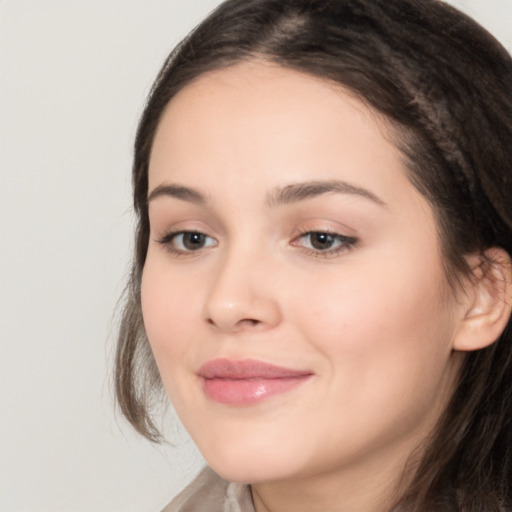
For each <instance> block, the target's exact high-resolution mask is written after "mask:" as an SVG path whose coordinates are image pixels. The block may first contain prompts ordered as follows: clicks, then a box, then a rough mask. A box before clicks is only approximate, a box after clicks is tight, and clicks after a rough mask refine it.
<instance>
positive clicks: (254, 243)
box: [116, 0, 512, 512]
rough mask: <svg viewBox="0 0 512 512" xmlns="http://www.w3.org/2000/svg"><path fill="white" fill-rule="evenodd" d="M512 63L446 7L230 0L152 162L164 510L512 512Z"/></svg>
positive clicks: (198, 37) (122, 398)
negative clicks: (167, 460) (167, 424)
mask: <svg viewBox="0 0 512 512" xmlns="http://www.w3.org/2000/svg"><path fill="white" fill-rule="evenodd" d="M511 91H512V60H511V58H510V56H509V55H508V54H507V53H506V51H505V50H504V49H503V48H502V47H501V46H500V45H499V44H498V43H497V42H496V41H495V40H494V39H493V38H492V37H491V36H490V35H489V34H488V33H486V32H485V31H484V30H483V29H482V28H481V27H479V26H478V25H477V24H476V23H475V22H474V21H472V20H470V19H468V18H467V17H466V16H464V15H463V14H461V13H460V12H458V11H456V10H455V9H453V8H451V7H449V6H447V5H446V4H444V3H442V2H439V1H436V0H228V1H226V2H224V3H223V4H222V5H220V7H219V8H218V9H217V10H216V11H215V12H214V13H213V14H212V15H211V16H210V17H209V18H208V19H207V20H205V21H204V22H203V23H202V24H201V25H200V26H199V27H198V28H197V29H196V30H195V31H194V32H193V33H192V34H191V35H190V36H189V37H188V38H187V39H186V40H185V41H184V42H183V43H181V44H180V45H179V47H178V48H177V49H176V50H175V51H174V52H173V53H172V54H171V55H170V57H169V58H168V60H167V62H166V63H165V65H164V67H163V69H162V71H161V72H160V74H159V76H158V78H157V80H156V82H155V85H154V88H153V91H152V93H151V95H150V98H149V101H148V104H147V106H146V109H145V111H144V114H143V116H142V119H141V122H140V126H139V131H138V135H137V140H136V143H135V161H134V167H133V182H134V202H135V210H136V212H137V214H138V221H139V223H138V228H137V233H136V255H135V260H134V265H133V273H132V279H131V282H130V285H129V293H128V300H127V304H126V310H125V315H124V318H123V323H122V328H121V333H120V337H119V345H118V353H117V373H116V378H117V393H118V398H119V403H120V405H121V408H122V410H123V412H124V414H125V415H126V416H127V418H128V419H129V421H130V422H131V423H132V424H133V426H134V427H135V428H136V429H137V430H138V431H139V432H141V433H142V434H143V435H145V436H146V437H148V438H150V439H152V440H158V438H159V433H158V431H157V429H156V427H155V424H154V422H153V421H152V419H151V415H150V413H151V404H152V398H153V397H154V396H156V395H155V392H156V391H157V390H158V389H162V387H163V388H164V389H165V390H166V392H167V394H168V395H169V397H170V399H171V402H172V404H173V406H174V408H175V409H176V411H177V413H178V414H179V416H180V418H181V420H182V421H183V423H184V425H185V427H186V428H187V430H188V431H189V433H190V435H191V436H192V438H193V439H194V441H195V443H196V444H197V445H198V447H199V449H200V450H201V452H202V453H203V455H204V457H205V459H206V461H207V462H208V464H209V466H210V467H211V468H212V469H207V470H205V471H204V472H203V473H202V474H201V475H200V476H199V477H198V479H197V480H196V481H195V482H194V483H193V484H192V485H191V486H190V487H189V488H188V489H187V490H185V491H184V492H183V493H182V494H181V495H180V496H179V497H178V498H177V499H176V500H175V501H173V503H172V504H170V505H169V506H168V507H167V508H166V509H165V510H166V511H181V510H182V511H185V510H186V511H195V512H199V511H209V512H216V511H240V512H253V511H256V512H264V511H272V512H284V511H292V510H293V511H295V512H297V511H308V512H313V511H323V512H336V511H343V512H367V511H368V512H369V511H373V512H377V511H378V512H382V511H391V510H393V511H404V512H405V511H407V512H409V511H429V512H431V511H436V512H438V511H439V512H440V511H464V512H473V511H475V512H476V511H485V512H491V511H506V510H508V511H509V510H512V508H511V506H512V486H511V483H512V425H511V421H512V361H511V356H512V345H511V343H512V340H511V332H510V326H509V323H510V321H509V319H510V312H511V304H512V300H511V293H512V269H511V262H510V255H511V254H512V231H511V230H512V202H511V200H510V198H511V197H512V144H511V142H510V141H511V140H512V95H511Z"/></svg>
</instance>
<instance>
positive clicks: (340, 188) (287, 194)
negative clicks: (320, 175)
mask: <svg viewBox="0 0 512 512" xmlns="http://www.w3.org/2000/svg"><path fill="white" fill-rule="evenodd" d="M329 193H338V194H351V195H356V196H361V197H364V198H365V199H369V200H370V201H373V202H374V203H376V204H378V205H379V206H387V205H386V203H385V202H384V201H383V200H382V199H380V198H379V197H378V196H377V195H375V194H374V193H373V192H370V191H369V190H367V189H365V188H362V187H358V186H356V185H353V184H351V183H347V182H346V181H340V180H327V181H308V182H305V183H295V184H291V185H287V186H285V187H278V188H276V189H274V190H273V192H272V193H271V194H270V195H269V196H268V198H267V203H268V204H269V205H271V206H277V205H280V204H290V203H295V202H298V201H303V200H305V199H312V198H314V197H318V196H321V195H323V194H329Z"/></svg>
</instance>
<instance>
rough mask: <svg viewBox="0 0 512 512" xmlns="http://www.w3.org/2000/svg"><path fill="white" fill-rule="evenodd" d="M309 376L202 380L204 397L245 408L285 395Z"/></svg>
mask: <svg viewBox="0 0 512 512" xmlns="http://www.w3.org/2000/svg"><path fill="white" fill-rule="evenodd" d="M310 377H311V375H301V376H297V377H283V378H273V379H265V378H262V379H258V378H251V379H215V378H213V379H204V380H203V385H204V391H205V393H206V395H207V396H208V397H209V398H210V399H212V400H214V401H215V402H219V403H221V404H227V405H234V406H247V405H252V404H256V403H258V402H261V401H263V400H265V399H266V398H269V397H271V396H274V395H279V394H282V393H287V392H288V391H291V390H292V389H295V388H296V387H298V386H300V385H301V384H303V383H304V382H306V381H307V380H308V379H309V378H310Z"/></svg>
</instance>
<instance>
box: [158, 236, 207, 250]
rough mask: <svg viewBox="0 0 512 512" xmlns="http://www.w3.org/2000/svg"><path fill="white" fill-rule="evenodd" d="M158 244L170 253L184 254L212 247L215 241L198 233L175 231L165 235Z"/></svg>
mask: <svg viewBox="0 0 512 512" xmlns="http://www.w3.org/2000/svg"><path fill="white" fill-rule="evenodd" d="M158 243H160V244H162V245H164V246H165V247H166V248H167V249H168V250H169V251H170V252H172V253H177V254H184V253H190V252H196V251H200V250H201V249H205V248H207V247H214V246H215V245H217V241H216V240H215V239H214V238H212V237H210V236H208V235H206V234H204V233H201V232H199V231H177V232H172V233H167V234H166V235H164V236H163V237H162V238H161V239H160V240H158Z"/></svg>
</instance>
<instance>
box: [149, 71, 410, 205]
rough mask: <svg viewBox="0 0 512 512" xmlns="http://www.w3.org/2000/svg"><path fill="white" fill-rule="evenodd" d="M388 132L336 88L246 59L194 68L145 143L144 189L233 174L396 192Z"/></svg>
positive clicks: (224, 179) (212, 181)
mask: <svg viewBox="0 0 512 512" xmlns="http://www.w3.org/2000/svg"><path fill="white" fill-rule="evenodd" d="M392 136H393V130H392V129H391V128H390V127H389V125H388V123H386V122H385V121H384V120H383V118H382V116H380V115H379V114H378V113H376V112H375V111H373V110H372V109H370V108H369V107H367V106H366V105H364V104H363V103H362V102H361V101H360V100H359V99H357V98H356V97H355V95H353V94H351V93H349V92H347V91H346V90H344V89H343V88H341V87H340V86H338V85H336V84H333V83H332V82H329V81H327V80H323V79H320V78H317V77H313V76H310V75H306V74H303V73H300V72H297V71H294V70H290V69H286V68H283V67H280V66H277V65H273V64H267V63H261V62H246V63H242V64H238V65H236V66H233V67H230V68H226V69H222V70H217V71H214V72H210V73H207V74H204V75H202V76H200V77H199V78H198V79H196V80H195V81H194V82H192V83H191V84H189V85H187V86H186V87H184V88H183V89H182V90H181V91H180V92H179V93H178V94H177V95H176V96H175V97H174V98H173V99H172V100H171V102H170V103H169V105H168V106H167V108H166V110H165V112H164V114H163V116H162V119H161V122H160V125H159V128H158V130H157V133H156V136H155V140H154V144H153V148H152V153H151V158H150V176H149V180H150V190H151V188H154V187H155V186H158V185H160V184H161V183H163V182H167V181H174V182H179V183H180V184H183V185H188V184H189V183H190V182H192V184H193V185H196V184H197V182H198V181H200V182H201V183H202V184H204V185H207V186H208V187H210V188H213V189H217V188H221V184H222V185H223V186H224V185H225V184H226V183H231V184H233V183H234V182H238V183H239V186H240V188H241V189H244V190H245V191H247V189H248V185H249V184H252V185H254V186H256V185H259V184H264V186H265V187H266V189H267V190H265V193H266V192H268V188H269V187H272V186H283V185H286V184H287V183H294V182H298V181H303V180H311V179H346V180H348V181H352V182H354V184H355V185H359V186H363V187H366V188H368V187H376V188H377V189H380V192H381V193H384V194H385V195H389V194H388V192H389V193H391V192H393V190H394V192H395V193H401V192H400V191H399V190H398V188H400V187H410V183H409V180H408V179H407V170H406V169H405V166H404V164H403V155H402V153H401V152H400V150H398V149H397V147H396V146H395V145H394V144H393V142H392ZM395 178H398V181H399V182H400V183H399V184H400V187H398V188H397V187H396V185H397V183H395V182H396V181H397V180H396V179H395ZM251 182H252V183H251ZM256 182H257V183H256ZM263 182H265V183H263ZM224 188H225V187H224ZM256 188H257V187H256ZM386 189H389V190H388V191H386ZM262 193H263V190H262ZM376 195H381V194H380V193H379V192H378V191H376Z"/></svg>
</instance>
